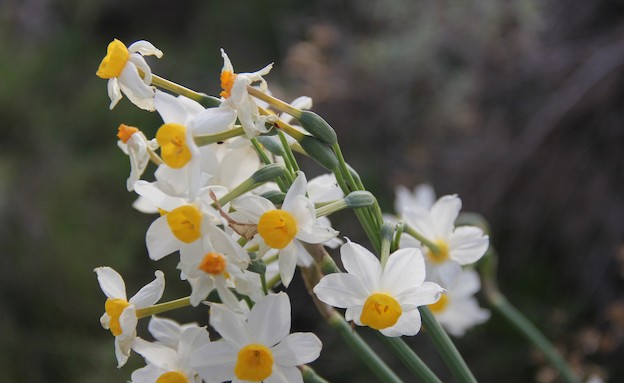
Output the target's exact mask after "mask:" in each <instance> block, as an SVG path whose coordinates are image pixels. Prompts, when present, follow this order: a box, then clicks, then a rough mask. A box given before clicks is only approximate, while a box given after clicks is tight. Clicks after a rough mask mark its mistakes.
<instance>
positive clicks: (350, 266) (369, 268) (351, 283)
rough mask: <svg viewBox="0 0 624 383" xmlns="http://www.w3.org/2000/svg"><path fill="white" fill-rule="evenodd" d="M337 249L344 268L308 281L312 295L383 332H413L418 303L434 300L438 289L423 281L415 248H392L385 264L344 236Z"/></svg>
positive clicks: (422, 265)
mask: <svg viewBox="0 0 624 383" xmlns="http://www.w3.org/2000/svg"><path fill="white" fill-rule="evenodd" d="M340 255H341V259H342V264H343V265H344V268H345V270H347V272H348V273H337V274H330V275H326V276H324V277H323V278H322V279H321V280H320V281H319V283H318V284H317V285H316V286H315V287H314V293H315V294H316V296H317V297H318V299H320V300H321V301H322V302H325V303H327V304H329V305H332V306H334V307H340V308H346V309H347V310H346V312H345V318H346V319H347V320H349V321H354V322H355V324H357V325H358V326H369V327H371V328H373V329H375V330H379V331H381V333H382V334H384V335H385V336H390V337H396V336H402V335H415V334H417V333H418V331H419V330H420V325H421V318H420V313H419V312H418V306H423V305H428V304H431V303H434V302H436V301H437V300H438V299H439V298H440V294H441V293H442V291H443V289H442V288H441V287H440V286H438V285H437V284H435V283H433V282H425V281H424V280H425V263H424V260H423V256H422V254H421V252H420V250H418V249H415V248H411V249H400V250H398V251H395V252H394V253H392V254H390V257H389V258H388V261H387V263H386V265H385V267H382V266H381V263H380V262H379V259H377V257H375V256H374V255H373V254H372V253H371V252H370V251H368V250H367V249H365V248H364V247H362V246H360V245H358V244H356V243H353V242H350V241H347V243H345V244H344V245H343V246H342V247H341V248H340Z"/></svg>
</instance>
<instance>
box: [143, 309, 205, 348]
mask: <svg viewBox="0 0 624 383" xmlns="http://www.w3.org/2000/svg"><path fill="white" fill-rule="evenodd" d="M189 328H199V326H198V325H197V323H185V324H180V323H178V322H176V321H174V320H172V319H168V318H161V317H157V316H156V315H152V317H151V318H150V321H149V324H148V327H147V329H148V330H149V332H150V334H152V336H153V337H154V339H156V341H157V342H158V343H161V344H163V345H165V346H167V347H169V348H172V349H174V350H177V349H178V345H179V343H180V338H181V337H182V333H183V332H184V331H185V330H187V329H189Z"/></svg>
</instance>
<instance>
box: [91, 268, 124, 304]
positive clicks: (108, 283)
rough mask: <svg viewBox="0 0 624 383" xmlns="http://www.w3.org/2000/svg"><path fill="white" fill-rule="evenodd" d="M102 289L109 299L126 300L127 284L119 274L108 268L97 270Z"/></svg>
mask: <svg viewBox="0 0 624 383" xmlns="http://www.w3.org/2000/svg"><path fill="white" fill-rule="evenodd" d="M93 271H95V273H96V274H97V279H98V282H99V284H100V288H102V291H103V292H104V294H105V295H106V296H107V297H108V298H113V299H114V298H120V299H123V300H127V298H126V284H125V283H124V280H123V278H122V277H121V275H119V273H118V272H116V271H115V270H113V269H112V268H110V267H108V266H103V267H97V268H95V270H93Z"/></svg>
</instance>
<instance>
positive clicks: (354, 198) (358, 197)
mask: <svg viewBox="0 0 624 383" xmlns="http://www.w3.org/2000/svg"><path fill="white" fill-rule="evenodd" d="M344 200H345V202H346V203H347V206H349V207H351V208H354V207H367V206H372V205H373V204H374V203H375V197H374V196H373V195H372V194H371V193H370V192H368V191H360V190H357V191H353V192H351V193H349V194H348V195H347V196H346V197H345V198H344Z"/></svg>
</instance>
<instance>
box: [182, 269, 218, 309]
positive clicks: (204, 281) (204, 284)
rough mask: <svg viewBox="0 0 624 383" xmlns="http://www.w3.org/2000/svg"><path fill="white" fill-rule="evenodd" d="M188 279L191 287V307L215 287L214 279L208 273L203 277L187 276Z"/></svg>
mask: <svg viewBox="0 0 624 383" xmlns="http://www.w3.org/2000/svg"><path fill="white" fill-rule="evenodd" d="M188 281H189V283H190V284H191V289H192V291H191V296H190V301H191V306H193V307H197V306H199V304H200V303H202V301H203V300H204V299H206V297H208V295H209V294H210V292H211V291H212V290H214V288H215V284H214V280H213V279H212V278H211V277H210V276H208V275H206V276H205V277H203V278H189V279H188Z"/></svg>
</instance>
